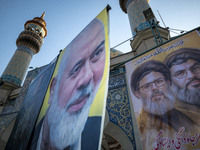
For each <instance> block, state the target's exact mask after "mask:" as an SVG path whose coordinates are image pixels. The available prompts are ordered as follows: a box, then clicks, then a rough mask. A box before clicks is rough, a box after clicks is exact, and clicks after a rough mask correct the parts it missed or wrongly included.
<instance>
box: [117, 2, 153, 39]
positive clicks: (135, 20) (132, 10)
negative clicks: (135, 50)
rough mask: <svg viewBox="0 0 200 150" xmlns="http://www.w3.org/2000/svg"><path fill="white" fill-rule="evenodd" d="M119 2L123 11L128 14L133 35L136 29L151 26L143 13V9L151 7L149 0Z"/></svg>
mask: <svg viewBox="0 0 200 150" xmlns="http://www.w3.org/2000/svg"><path fill="white" fill-rule="evenodd" d="M119 2H120V7H121V9H122V10H123V12H125V13H127V14H128V18H129V22H130V26H131V32H132V35H133V37H134V36H135V35H136V31H139V30H142V29H145V28H149V27H150V26H149V24H148V22H147V21H146V20H145V17H144V15H143V11H144V10H147V9H148V8H150V6H149V3H148V2H149V0H120V1H119Z"/></svg>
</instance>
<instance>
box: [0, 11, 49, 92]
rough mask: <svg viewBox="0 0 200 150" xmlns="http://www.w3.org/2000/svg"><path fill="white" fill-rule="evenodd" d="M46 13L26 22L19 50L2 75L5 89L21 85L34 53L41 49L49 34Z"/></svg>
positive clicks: (21, 34) (19, 39)
mask: <svg viewBox="0 0 200 150" xmlns="http://www.w3.org/2000/svg"><path fill="white" fill-rule="evenodd" d="M44 15H45V12H44V13H43V14H42V16H41V17H35V18H34V19H33V20H29V21H27V22H26V23H25V24H24V31H22V32H21V33H20V34H19V37H18V38H17V40H16V45H17V50H16V51H15V53H14V55H13V57H12V58H11V60H10V62H9V63H8V65H7V67H6V69H5V70H4V72H3V74H2V76H1V84H2V85H1V87H3V88H4V89H10V90H12V89H16V88H18V87H20V86H21V83H22V81H23V79H24V77H25V74H26V72H27V70H28V67H29V64H30V62H31V59H32V57H33V55H34V54H37V53H38V52H39V51H40V47H41V46H42V43H43V38H44V37H45V36H46V35H47V29H46V22H45V21H44Z"/></svg>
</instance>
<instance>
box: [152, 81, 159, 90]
mask: <svg viewBox="0 0 200 150" xmlns="http://www.w3.org/2000/svg"><path fill="white" fill-rule="evenodd" d="M157 90H158V86H157V85H156V84H155V83H154V82H153V83H152V91H157Z"/></svg>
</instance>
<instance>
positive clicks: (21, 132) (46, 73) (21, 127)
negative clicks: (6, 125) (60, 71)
mask: <svg viewBox="0 0 200 150" xmlns="http://www.w3.org/2000/svg"><path fill="white" fill-rule="evenodd" d="M56 61H57V59H55V60H53V61H52V62H51V63H50V64H48V65H46V66H44V68H43V70H42V71H41V72H40V73H39V74H38V76H37V77H36V78H35V79H34V80H33V81H32V82H31V83H30V85H29V87H28V92H27V94H26V97H25V100H24V102H23V105H22V108H21V109H20V111H19V113H18V115H17V118H16V122H15V125H14V128H13V130H12V133H11V135H10V138H9V140H8V142H7V144H6V149H7V150H10V149H12V150H19V149H27V146H28V143H29V140H30V139H31V134H32V131H33V130H34V126H35V123H36V121H37V117H38V115H39V112H40V109H41V106H42V103H43V100H44V97H45V93H46V91H47V88H48V85H49V82H50V80H51V77H52V75H53V72H54V69H55V66H56ZM36 71H37V70H36ZM33 74H34V73H33ZM28 75H29V74H28ZM17 100H19V99H17ZM17 100H16V101H17Z"/></svg>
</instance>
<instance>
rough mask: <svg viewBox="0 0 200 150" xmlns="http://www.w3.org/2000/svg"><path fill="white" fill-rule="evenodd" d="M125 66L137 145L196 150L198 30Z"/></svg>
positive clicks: (199, 133)
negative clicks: (137, 132)
mask: <svg viewBox="0 0 200 150" xmlns="http://www.w3.org/2000/svg"><path fill="white" fill-rule="evenodd" d="M125 66H126V71H127V73H126V75H127V79H128V85H129V92H130V96H131V99H132V104H133V109H134V115H135V117H136V119H137V126H138V130H139V137H140V141H141V143H142V146H143V149H144V150H149V149H154V150H158V149H185V150H188V149H199V148H200V109H199V108H200V34H199V32H198V31H197V30H194V31H192V32H189V33H187V34H185V35H182V36H180V37H178V38H176V39H174V40H171V41H169V42H167V43H165V44H163V45H161V46H159V47H157V48H155V49H152V50H151V51H148V52H146V53H144V54H142V55H140V56H139V57H136V58H135V59H133V60H132V61H129V62H128V63H126V65H125Z"/></svg>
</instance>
